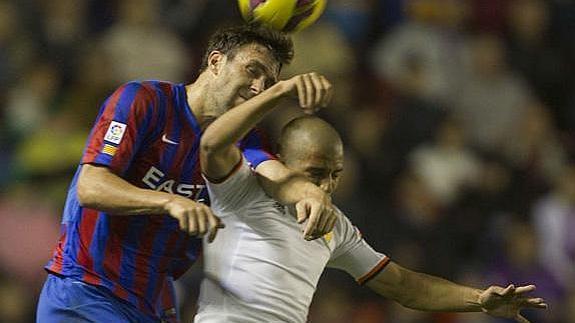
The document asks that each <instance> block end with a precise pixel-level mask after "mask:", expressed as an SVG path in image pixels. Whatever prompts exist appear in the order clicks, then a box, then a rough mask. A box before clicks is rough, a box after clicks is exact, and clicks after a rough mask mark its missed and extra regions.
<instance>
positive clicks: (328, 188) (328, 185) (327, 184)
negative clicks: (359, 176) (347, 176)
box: [319, 177, 335, 194]
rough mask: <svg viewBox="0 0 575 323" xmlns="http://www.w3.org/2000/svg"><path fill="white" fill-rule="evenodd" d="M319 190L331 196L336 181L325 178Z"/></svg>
mask: <svg viewBox="0 0 575 323" xmlns="http://www.w3.org/2000/svg"><path fill="white" fill-rule="evenodd" d="M319 188H321V189H322V191H324V192H326V193H327V194H331V193H333V190H334V188H335V181H334V180H333V179H332V178H331V177H328V178H325V179H323V180H322V181H321V182H320V184H319Z"/></svg>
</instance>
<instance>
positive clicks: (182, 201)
mask: <svg viewBox="0 0 575 323" xmlns="http://www.w3.org/2000/svg"><path fill="white" fill-rule="evenodd" d="M165 209H166V211H167V212H168V213H169V215H170V216H171V217H173V218H175V219H176V220H178V223H179V225H180V230H182V231H185V232H187V233H188V234H189V235H192V236H197V237H199V238H202V237H203V236H204V235H205V234H206V233H207V232H209V236H208V241H209V242H212V241H214V239H215V238H216V234H217V232H218V229H222V228H224V224H223V223H222V222H221V220H220V219H219V218H218V217H217V216H215V215H214V214H213V213H212V210H211V209H210V208H209V207H208V206H207V205H205V204H203V203H199V202H194V201H192V200H190V199H188V198H185V197H183V196H179V195H174V196H173V197H172V198H171V199H170V200H169V201H168V203H166V205H165Z"/></svg>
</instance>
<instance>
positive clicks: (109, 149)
mask: <svg viewBox="0 0 575 323" xmlns="http://www.w3.org/2000/svg"><path fill="white" fill-rule="evenodd" d="M117 151H118V147H115V146H112V145H109V144H104V148H102V153H104V154H106V155H110V156H114V155H115V154H116V152H117Z"/></svg>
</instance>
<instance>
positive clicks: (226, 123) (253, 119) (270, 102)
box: [201, 83, 284, 154]
mask: <svg viewBox="0 0 575 323" xmlns="http://www.w3.org/2000/svg"><path fill="white" fill-rule="evenodd" d="M283 92H284V88H283V86H282V85H281V84H280V83H278V84H276V85H274V86H272V87H271V88H269V89H268V90H266V91H264V92H262V93H261V94H259V95H257V96H255V97H253V98H251V99H249V100H248V101H245V102H244V103H242V104H240V105H238V106H237V107H234V108H232V109H230V110H229V111H227V112H226V113H224V114H223V115H222V116H220V117H219V118H217V119H216V120H215V121H214V122H213V123H212V124H211V125H210V126H209V127H208V128H207V129H206V131H205V132H204V134H203V135H202V145H201V146H202V150H203V152H204V153H208V154H209V153H214V152H217V151H219V150H222V149H227V148H229V147H232V146H233V145H235V144H236V142H238V141H239V140H240V139H241V138H243V137H244V136H245V135H246V134H247V133H248V132H249V131H250V130H251V129H252V128H253V127H255V126H256V124H257V123H258V122H260V121H261V120H262V119H263V117H264V116H265V115H266V113H267V112H269V111H271V110H272V109H273V107H274V106H275V105H276V103H277V101H278V100H279V99H280V97H281V96H282V95H283V94H284V93H283Z"/></svg>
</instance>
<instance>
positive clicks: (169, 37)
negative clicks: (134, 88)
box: [102, 0, 192, 83]
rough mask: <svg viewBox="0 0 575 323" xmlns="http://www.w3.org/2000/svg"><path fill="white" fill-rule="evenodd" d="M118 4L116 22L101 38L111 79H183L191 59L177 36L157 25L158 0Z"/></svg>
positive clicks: (127, 0) (117, 81) (136, 0)
mask: <svg viewBox="0 0 575 323" xmlns="http://www.w3.org/2000/svg"><path fill="white" fill-rule="evenodd" d="M119 5H120V9H119V15H118V21H117V23H116V24H115V25H113V26H112V28H111V29H109V30H108V31H107V32H106V34H105V35H104V36H103V39H102V46H103V47H104V50H105V52H106V53H107V55H109V57H110V59H109V62H110V63H111V66H110V67H109V68H108V69H107V70H108V72H109V73H112V77H113V80H114V81H115V82H116V83H123V82H127V81H130V80H142V79H159V80H169V81H173V82H182V81H184V76H185V75H186V71H187V70H186V69H187V68H188V67H189V65H188V64H187V63H188V62H191V61H192V58H191V57H189V54H188V53H187V51H186V47H185V45H184V44H183V43H182V41H181V40H180V39H179V38H178V37H177V35H176V34H174V33H173V32H171V31H170V30H168V29H166V27H165V26H163V25H161V24H160V19H159V13H160V12H161V11H160V10H159V1H158V0H124V1H122V2H120V4H119Z"/></svg>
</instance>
